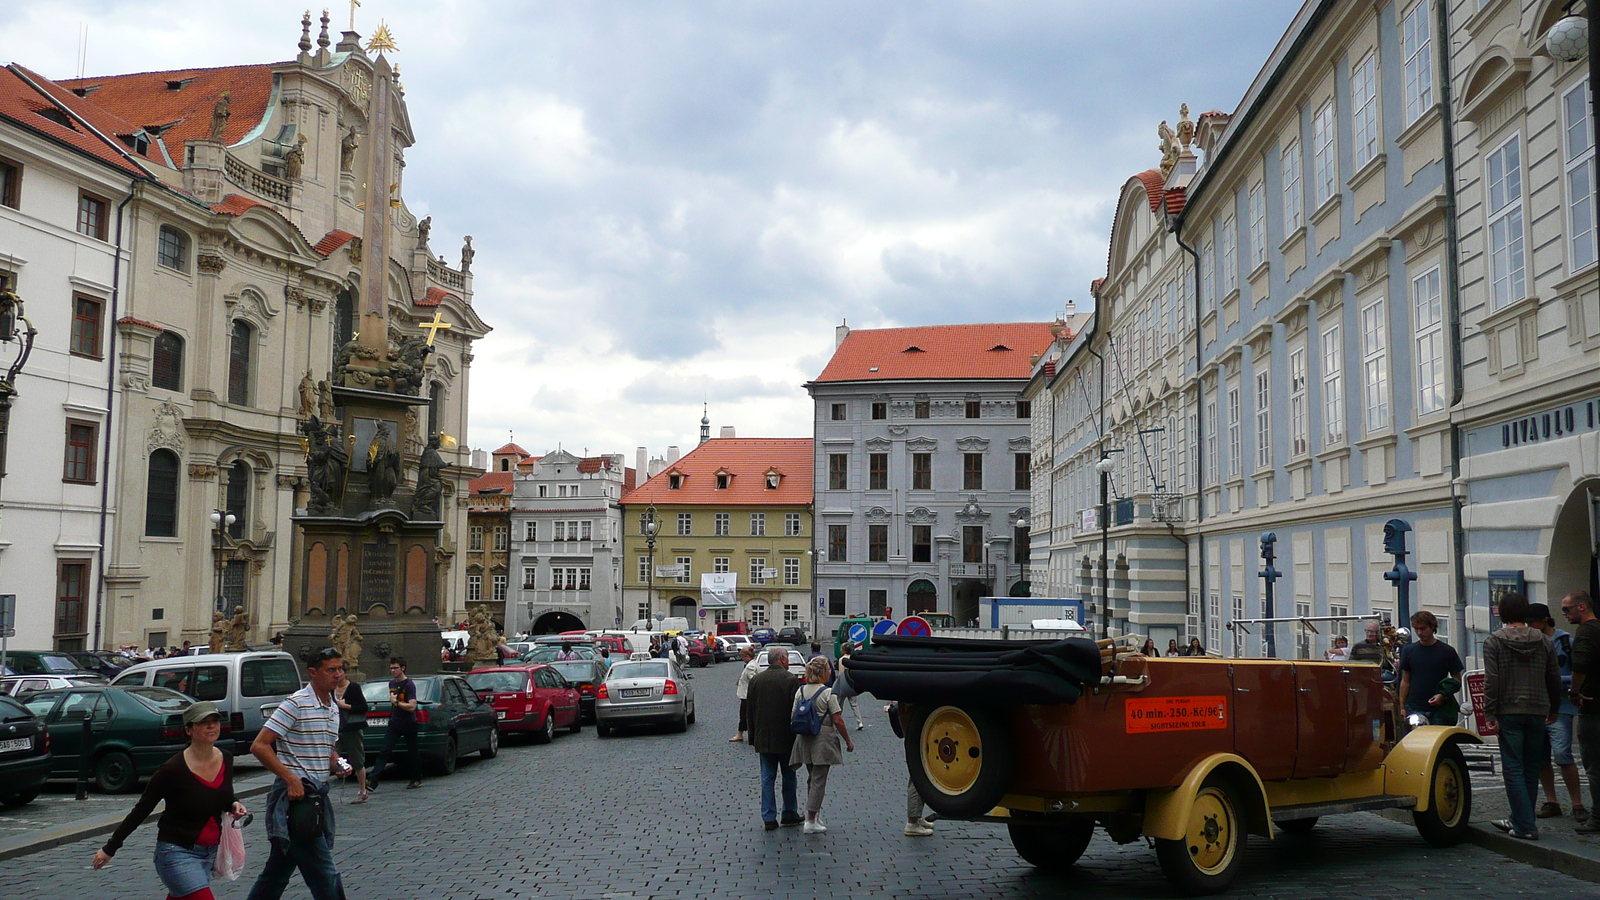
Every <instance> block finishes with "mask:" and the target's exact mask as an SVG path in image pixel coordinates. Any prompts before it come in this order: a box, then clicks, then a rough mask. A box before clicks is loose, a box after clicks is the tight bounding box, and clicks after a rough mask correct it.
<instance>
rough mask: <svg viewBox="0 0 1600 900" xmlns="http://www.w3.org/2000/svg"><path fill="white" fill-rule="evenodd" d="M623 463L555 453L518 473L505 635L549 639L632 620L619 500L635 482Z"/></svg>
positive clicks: (620, 458)
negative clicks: (625, 601)
mask: <svg viewBox="0 0 1600 900" xmlns="http://www.w3.org/2000/svg"><path fill="white" fill-rule="evenodd" d="M624 459H625V457H624V456H623V455H622V454H620V453H614V454H608V455H605V456H594V457H579V456H575V455H573V454H571V453H568V452H566V451H564V450H556V451H555V452H553V453H547V454H545V455H544V456H542V457H540V458H538V459H536V460H529V461H524V462H523V463H522V464H521V465H520V466H519V467H518V471H517V474H516V476H515V478H514V480H513V491H512V512H511V576H512V587H511V598H512V599H511V601H510V602H508V603H507V604H506V630H507V632H509V633H512V634H518V633H530V634H553V633H559V632H562V631H572V630H576V629H580V628H615V627H619V626H620V625H622V624H625V622H632V621H633V619H631V618H627V619H626V620H625V619H624V617H625V616H627V615H629V612H628V611H626V610H624V609H623V603H622V505H621V501H622V495H623V494H624V493H626V492H627V491H630V490H632V489H633V476H634V470H633V469H630V468H628V467H627V466H626V465H625V464H624Z"/></svg>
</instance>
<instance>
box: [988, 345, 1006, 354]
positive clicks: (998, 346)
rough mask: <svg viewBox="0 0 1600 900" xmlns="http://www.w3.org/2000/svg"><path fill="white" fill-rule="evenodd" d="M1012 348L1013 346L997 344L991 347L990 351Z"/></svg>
mask: <svg viewBox="0 0 1600 900" xmlns="http://www.w3.org/2000/svg"><path fill="white" fill-rule="evenodd" d="M1010 349H1011V348H1010V347H1007V346H1006V345H1005V344H995V345H994V346H993V347H990V348H989V352H990V353H993V352H994V351H996V350H1010Z"/></svg>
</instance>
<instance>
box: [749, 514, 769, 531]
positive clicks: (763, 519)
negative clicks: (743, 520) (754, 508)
mask: <svg viewBox="0 0 1600 900" xmlns="http://www.w3.org/2000/svg"><path fill="white" fill-rule="evenodd" d="M766 535H767V514H766V513H751V514H750V536H751V537H766Z"/></svg>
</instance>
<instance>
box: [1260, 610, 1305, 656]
mask: <svg viewBox="0 0 1600 900" xmlns="http://www.w3.org/2000/svg"><path fill="white" fill-rule="evenodd" d="M1294 614H1295V615H1297V616H1299V617H1300V618H1302V619H1304V618H1308V617H1309V616H1310V615H1311V602H1310V601H1307V600H1296V601H1294ZM1267 627H1268V628H1271V627H1273V626H1271V625H1268V626H1267ZM1294 651H1295V659H1310V658H1311V629H1309V628H1307V627H1306V626H1305V625H1303V624H1298V623H1297V624H1296V625H1295V626H1294Z"/></svg>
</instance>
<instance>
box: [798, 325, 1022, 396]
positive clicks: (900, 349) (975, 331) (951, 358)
mask: <svg viewBox="0 0 1600 900" xmlns="http://www.w3.org/2000/svg"><path fill="white" fill-rule="evenodd" d="M1050 340H1051V335H1050V323H1049V322H1002V323H997V324H990V325H926V326H922V327H918V328H874V329H863V330H860V331H852V332H850V334H849V335H847V336H846V337H845V339H844V343H842V344H840V345H839V348H838V349H837V350H835V351H833V358H832V359H831V360H829V361H828V365H827V367H826V368H824V369H823V370H822V374H821V375H818V376H817V379H816V380H817V381H818V382H824V381H890V380H894V379H906V378H934V379H947V378H1021V379H1026V378H1028V376H1029V375H1030V374H1031V368H1032V367H1031V366H1030V365H1029V363H1028V357H1030V356H1032V355H1033V354H1035V353H1042V352H1044V349H1045V348H1046V347H1048V346H1049V345H1050Z"/></svg>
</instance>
